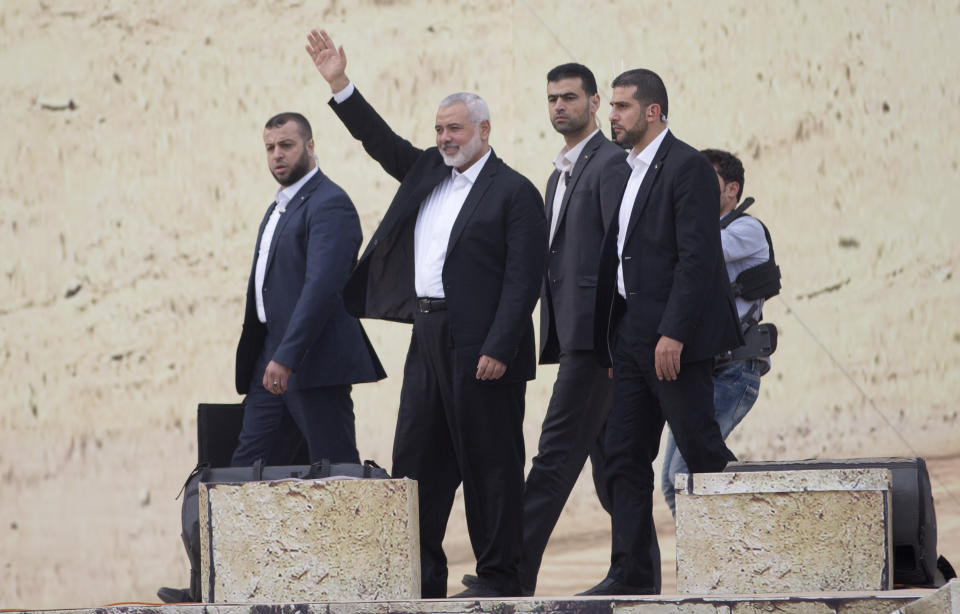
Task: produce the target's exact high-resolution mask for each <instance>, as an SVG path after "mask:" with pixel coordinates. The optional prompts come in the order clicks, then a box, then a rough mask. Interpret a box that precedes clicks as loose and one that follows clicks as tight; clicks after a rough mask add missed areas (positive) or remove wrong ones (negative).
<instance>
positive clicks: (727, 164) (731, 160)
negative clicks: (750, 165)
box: [700, 149, 743, 200]
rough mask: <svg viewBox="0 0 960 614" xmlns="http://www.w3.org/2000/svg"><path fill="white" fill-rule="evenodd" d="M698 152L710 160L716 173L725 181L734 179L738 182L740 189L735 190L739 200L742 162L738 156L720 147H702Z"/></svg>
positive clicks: (741, 186)
mask: <svg viewBox="0 0 960 614" xmlns="http://www.w3.org/2000/svg"><path fill="white" fill-rule="evenodd" d="M700 153H702V154H703V155H705V156H706V157H707V160H710V164H712V165H713V166H714V167H716V169H717V174H718V175H720V178H721V179H723V180H724V181H725V182H726V183H730V182H731V181H736V182H737V183H739V184H740V189H739V190H737V200H740V197H741V196H743V163H742V162H741V161H740V158H738V157H736V156H735V155H733V154H732V153H730V152H729V151H723V150H722V149H704V150H703V151H701V152H700Z"/></svg>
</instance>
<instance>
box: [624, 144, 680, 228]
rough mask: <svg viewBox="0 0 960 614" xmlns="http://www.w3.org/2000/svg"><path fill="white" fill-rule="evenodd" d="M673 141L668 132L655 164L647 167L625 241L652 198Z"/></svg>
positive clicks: (654, 159) (654, 161)
mask: <svg viewBox="0 0 960 614" xmlns="http://www.w3.org/2000/svg"><path fill="white" fill-rule="evenodd" d="M672 142H673V133H671V132H668V133H667V134H666V136H664V138H663V141H662V142H661V143H660V148H659V149H657V153H656V155H655V156H654V157H653V164H651V166H650V168H648V169H647V174H646V175H644V176H643V181H642V182H641V183H640V190H639V191H638V192H637V198H636V200H635V201H633V211H631V212H630V221H629V222H628V223H627V234H626V238H625V239H624V243H626V241H629V240H630V235H631V234H633V231H634V229H635V228H636V227H637V221H638V220H639V219H640V215H641V214H642V213H643V210H644V209H645V208H646V206H647V202H648V201H649V200H650V192H651V191H652V190H653V184H654V183H656V181H657V177H659V176H660V171H661V170H663V163H664V159H665V158H666V157H667V152H669V150H670V145H671V144H672Z"/></svg>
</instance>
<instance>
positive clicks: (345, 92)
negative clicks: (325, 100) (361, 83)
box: [333, 81, 357, 104]
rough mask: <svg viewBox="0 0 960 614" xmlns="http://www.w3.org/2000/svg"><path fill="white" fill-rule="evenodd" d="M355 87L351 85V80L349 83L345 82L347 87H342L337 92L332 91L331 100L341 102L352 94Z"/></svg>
mask: <svg viewBox="0 0 960 614" xmlns="http://www.w3.org/2000/svg"><path fill="white" fill-rule="evenodd" d="M355 89H357V88H355V87H354V86H353V81H351V82H350V83H348V84H347V87H345V88H343V89H342V90H340V91H339V92H334V94H333V101H334V102H336V103H337V104H340V103H341V102H343V101H344V100H346V99H347V98H349V97H350V96H352V95H353V91H354V90H355Z"/></svg>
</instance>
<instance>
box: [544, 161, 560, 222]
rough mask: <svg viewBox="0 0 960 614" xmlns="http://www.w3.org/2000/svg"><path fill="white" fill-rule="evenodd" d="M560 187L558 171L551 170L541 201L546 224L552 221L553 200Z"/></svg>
mask: <svg viewBox="0 0 960 614" xmlns="http://www.w3.org/2000/svg"><path fill="white" fill-rule="evenodd" d="M558 185H560V171H558V170H557V169H556V168H554V169H553V172H552V173H551V174H550V178H549V179H547V192H546V194H544V199H543V210H544V213H546V214H547V223H548V224H549V223H550V220H552V219H553V199H554V198H555V197H556V195H557V186H558Z"/></svg>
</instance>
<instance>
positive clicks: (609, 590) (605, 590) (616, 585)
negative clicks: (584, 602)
mask: <svg viewBox="0 0 960 614" xmlns="http://www.w3.org/2000/svg"><path fill="white" fill-rule="evenodd" d="M656 594H657V591H656V590H655V589H654V588H652V587H649V586H630V585H629V584H623V583H621V582H618V581H617V580H614V579H613V578H609V577H608V578H604V579H603V581H602V582H600V584H598V585H596V586H594V587H593V588H588V589H587V590H585V591H583V592H582V593H577V597H591V596H595V595H656Z"/></svg>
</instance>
